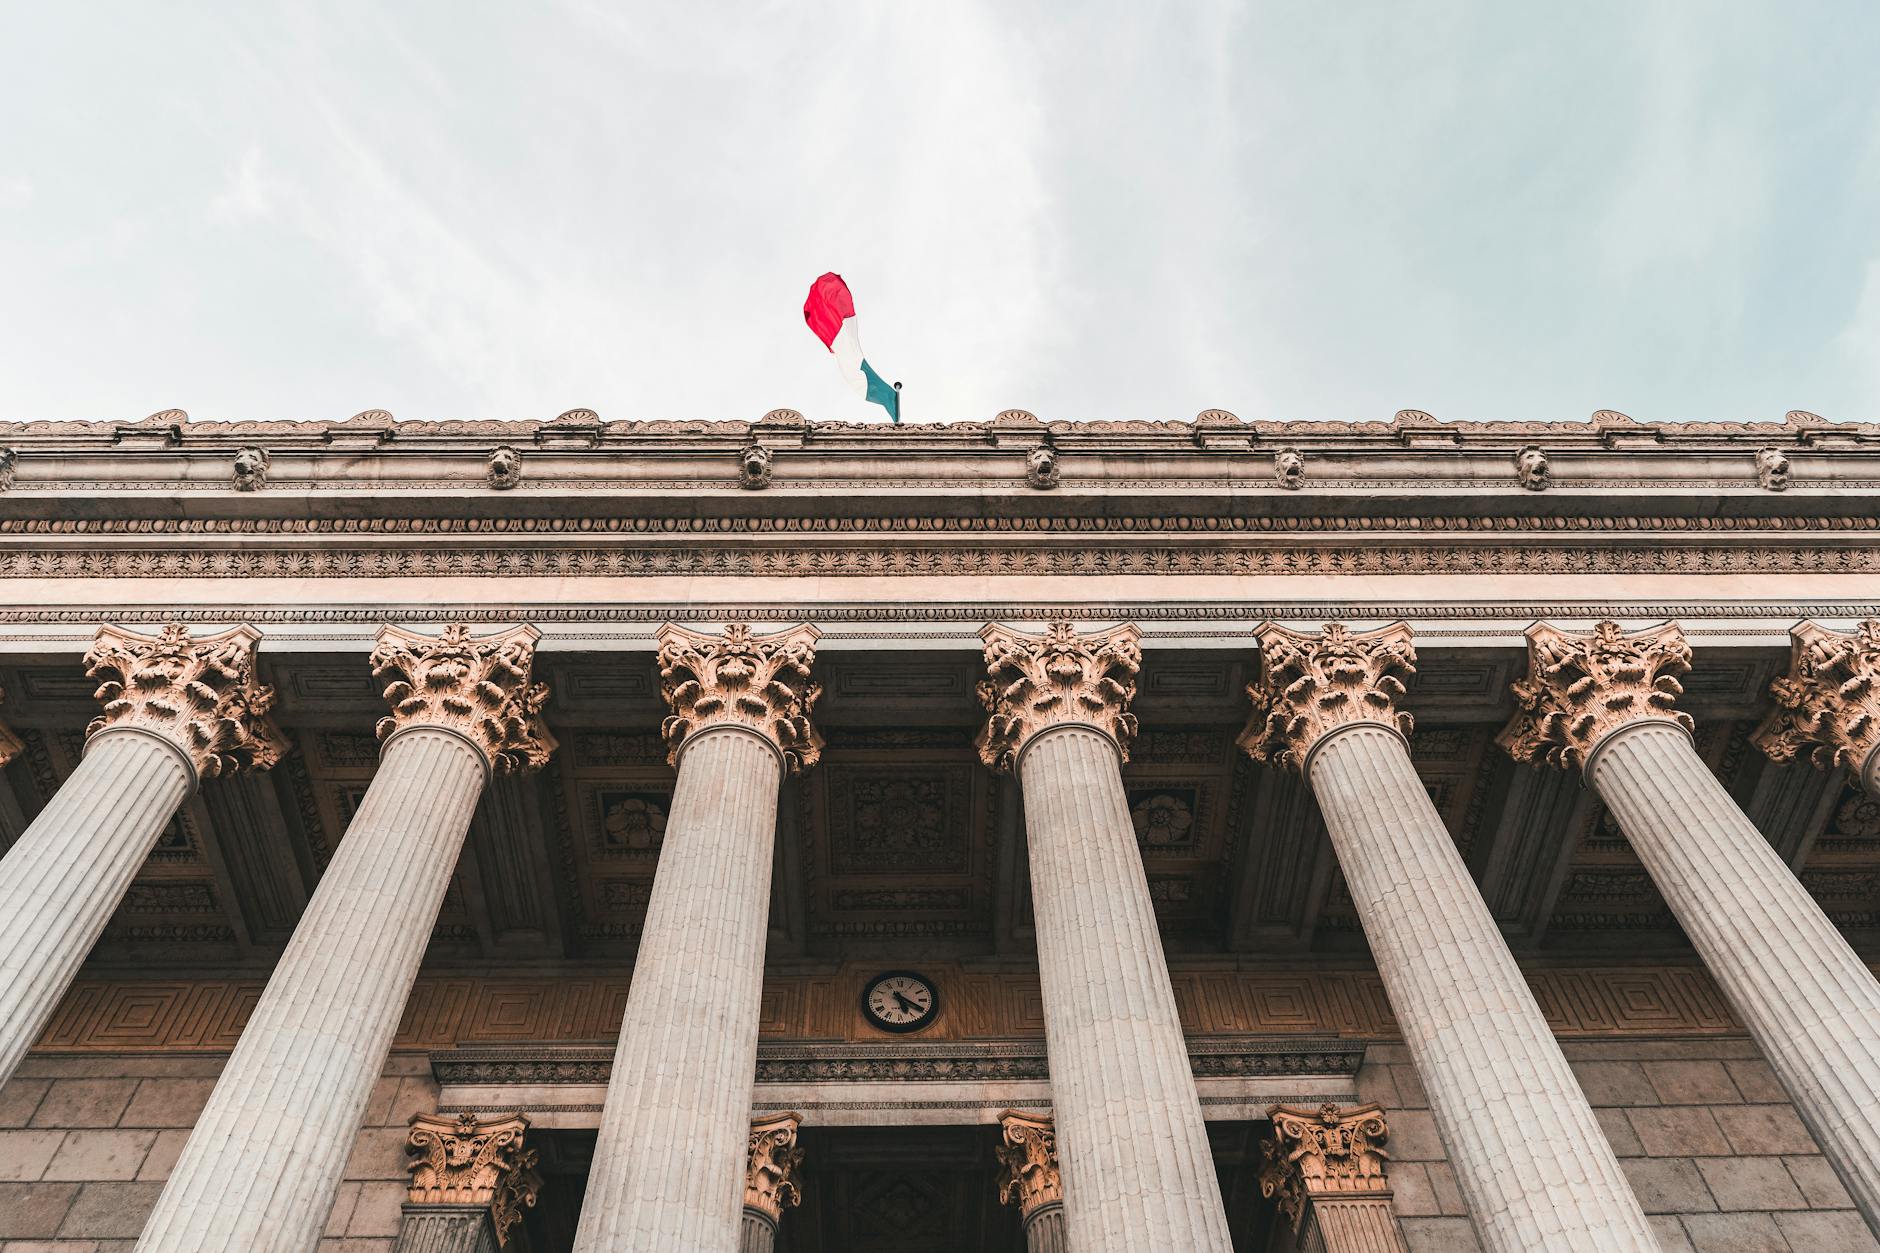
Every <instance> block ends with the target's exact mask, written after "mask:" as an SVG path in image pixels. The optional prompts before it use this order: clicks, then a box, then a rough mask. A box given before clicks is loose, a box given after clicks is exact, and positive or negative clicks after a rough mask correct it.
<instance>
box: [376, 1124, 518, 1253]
mask: <svg viewBox="0 0 1880 1253" xmlns="http://www.w3.org/2000/svg"><path fill="white" fill-rule="evenodd" d="M528 1130H529V1120H528V1119H527V1118H524V1117H522V1116H521V1115H520V1114H516V1115H512V1116H510V1117H507V1118H491V1119H480V1118H478V1117H477V1116H476V1115H475V1114H459V1115H457V1117H456V1118H454V1119H452V1118H446V1117H444V1116H443V1115H441V1114H413V1115H412V1116H411V1130H410V1131H409V1132H407V1133H406V1135H405V1154H406V1156H407V1159H408V1160H407V1161H406V1162H405V1169H407V1170H409V1171H410V1172H411V1183H410V1186H409V1188H408V1189H407V1191H406V1194H405V1195H406V1200H407V1201H408V1202H409V1203H410V1204H412V1205H462V1206H466V1207H472V1208H476V1209H485V1208H487V1209H488V1210H489V1212H490V1225H491V1226H492V1227H494V1228H495V1231H496V1242H497V1244H499V1245H502V1244H507V1243H509V1233H510V1231H511V1230H512V1229H513V1228H514V1227H515V1226H516V1224H517V1223H519V1222H521V1221H522V1211H523V1210H525V1209H527V1208H528V1207H530V1206H532V1205H534V1204H535V1202H536V1198H537V1197H538V1196H539V1195H540V1194H541V1190H542V1177H541V1175H539V1174H537V1173H536V1169H535V1167H536V1163H537V1162H538V1161H539V1160H540V1155H539V1154H538V1153H537V1152H536V1151H535V1150H534V1149H531V1148H525V1147H524V1146H523V1137H524V1135H525V1134H526V1133H527V1132H528Z"/></svg>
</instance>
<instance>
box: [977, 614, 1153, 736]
mask: <svg viewBox="0 0 1880 1253" xmlns="http://www.w3.org/2000/svg"><path fill="white" fill-rule="evenodd" d="M979 637H980V638H981V639H982V640H984V641H985V658H986V674H987V676H988V677H986V678H984V679H981V680H980V681H979V685H978V692H979V703H980V704H981V705H982V706H984V708H985V710H986V714H987V718H986V725H985V727H984V728H983V729H981V731H980V733H979V736H978V738H977V739H975V740H974V745H975V747H976V748H977V749H978V750H979V759H980V760H981V761H983V762H985V763H986V765H988V766H990V767H992V768H993V769H994V770H1001V771H1004V770H1010V769H1012V767H1013V766H1014V765H1015V764H1016V762H1017V760H1018V757H1019V755H1020V754H1021V753H1023V752H1024V749H1025V746H1026V745H1027V744H1029V743H1030V742H1031V741H1032V740H1033V739H1034V738H1036V736H1037V735H1038V734H1039V733H1040V732H1041V731H1044V730H1047V729H1048V728H1050V727H1054V726H1064V725H1067V724H1078V725H1084V726H1093V727H1096V728H1098V729H1099V730H1101V731H1103V732H1104V733H1106V734H1107V735H1109V736H1110V737H1111V738H1112V739H1114V740H1115V741H1116V746H1117V748H1118V750H1120V752H1121V753H1122V756H1123V760H1124V761H1128V760H1129V746H1130V742H1131V741H1132V740H1134V739H1135V738H1136V716H1135V715H1134V714H1132V713H1130V712H1129V703H1130V701H1131V700H1133V699H1134V698H1135V695H1136V674H1137V672H1138V671H1139V670H1140V669H1141V668H1142V648H1141V646H1140V641H1141V639H1142V632H1141V631H1140V630H1138V629H1137V628H1136V627H1135V625H1134V624H1125V625H1123V626H1118V627H1111V628H1110V629H1109V630H1107V631H1099V632H1097V633H1096V634H1094V635H1079V634H1078V633H1077V629H1076V627H1075V626H1074V625H1072V623H1071V622H1070V621H1068V620H1061V621H1057V622H1052V623H1051V624H1050V625H1048V626H1047V627H1046V628H1045V632H1044V634H1043V635H1028V634H1026V633H1025V632H1023V631H1014V630H1013V629H1012V628H1010V627H1007V626H1001V625H999V624H998V623H996V622H993V623H988V624H987V625H986V626H985V627H984V628H983V629H981V631H980V632H979Z"/></svg>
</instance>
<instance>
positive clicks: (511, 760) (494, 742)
mask: <svg viewBox="0 0 1880 1253" xmlns="http://www.w3.org/2000/svg"><path fill="white" fill-rule="evenodd" d="M541 635H542V633H541V632H540V631H537V630H536V629H535V628H534V627H532V626H518V627H511V628H510V629H509V630H507V631H500V632H498V633H497V634H495V635H482V636H474V637H473V636H472V635H471V634H470V628H469V627H468V626H466V625H465V624H463V623H461V622H454V623H451V624H450V625H448V626H446V627H445V628H444V634H443V635H441V636H435V635H420V634H418V633H417V632H415V631H407V630H405V629H404V628H403V627H396V626H385V627H381V628H380V629H379V634H378V639H377V641H376V642H375V644H374V646H373V649H372V658H371V664H372V677H373V678H375V679H377V680H378V681H379V682H380V683H383V684H385V701H386V703H387V704H389V705H390V706H391V707H392V712H391V714H390V715H388V716H387V717H384V718H381V719H379V725H378V735H379V739H380V740H381V741H383V740H387V739H390V738H391V737H392V736H393V735H394V734H396V733H397V732H398V731H400V730H402V729H403V728H405V727H410V726H431V727H444V728H447V729H449V730H452V731H456V732H457V733H459V734H460V735H463V736H464V737H466V738H467V739H469V740H470V741H471V742H472V743H474V744H475V745H476V746H477V747H478V748H480V749H482V750H483V755H484V758H485V759H486V760H487V761H488V762H489V764H490V769H491V770H493V771H495V772H496V773H497V774H511V773H516V772H520V771H526V770H535V769H539V768H540V767H542V766H544V765H546V764H547V763H548V759H549V756H550V755H551V754H553V753H554V751H555V737H554V736H553V735H551V734H550V733H549V730H548V728H547V727H546V726H544V725H543V723H542V716H541V715H542V706H543V705H544V704H545V703H546V702H547V700H548V685H547V684H544V683H533V682H531V681H530V674H531V670H532V668H533V666H534V662H535V641H536V640H538V639H540V638H541Z"/></svg>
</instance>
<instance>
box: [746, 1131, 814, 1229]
mask: <svg viewBox="0 0 1880 1253" xmlns="http://www.w3.org/2000/svg"><path fill="white" fill-rule="evenodd" d="M802 1121H803V1120H802V1118H801V1117H800V1116H798V1115H796V1114H770V1115H767V1116H766V1117H763V1118H753V1119H752V1120H751V1138H750V1145H749V1148H748V1149H747V1151H746V1153H745V1158H744V1208H745V1209H747V1210H756V1211H757V1212H758V1213H760V1214H762V1215H764V1217H766V1218H768V1219H770V1221H771V1222H772V1223H778V1222H781V1221H783V1211H784V1210H785V1209H786V1208H789V1207H792V1206H796V1205H800V1204H802V1201H803V1194H802V1192H801V1191H800V1190H799V1189H798V1188H797V1184H796V1172H797V1169H798V1167H800V1166H801V1165H802V1164H803V1150H802V1149H800V1148H798V1147H797V1143H796V1129H797V1127H798V1126H799V1125H800V1124H801V1123H802Z"/></svg>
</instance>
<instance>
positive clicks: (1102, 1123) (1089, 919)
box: [979, 622, 1230, 1253]
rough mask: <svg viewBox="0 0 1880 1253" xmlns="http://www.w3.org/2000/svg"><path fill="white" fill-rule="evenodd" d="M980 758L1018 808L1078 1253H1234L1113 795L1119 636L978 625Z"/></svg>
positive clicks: (1120, 701) (1122, 732) (1129, 658)
mask: <svg viewBox="0 0 1880 1253" xmlns="http://www.w3.org/2000/svg"><path fill="white" fill-rule="evenodd" d="M980 634H981V636H982V637H983V638H984V639H985V642H986V649H985V655H986V670H987V673H988V675H989V676H990V677H989V678H988V679H987V680H986V681H984V682H982V683H981V684H980V686H979V694H980V699H981V701H982V703H983V704H984V705H985V706H986V709H987V712H988V714H989V717H988V720H987V724H986V728H985V730H984V731H983V732H982V733H981V735H980V738H979V751H980V756H981V758H982V759H983V760H984V761H985V762H986V764H987V765H989V766H991V767H993V768H994V769H998V770H1013V771H1015V772H1016V773H1017V775H1018V777H1019V782H1020V786H1021V787H1022V789H1023V791H1024V797H1025V834H1026V840H1027V842H1028V844H1029V846H1030V850H1031V886H1032V911H1033V914H1034V917H1035V920H1036V932H1037V942H1038V970H1039V980H1040V983H1041V985H1042V989H1043V995H1044V1026H1045V1050H1046V1054H1047V1056H1048V1059H1049V1062H1050V1069H1051V1095H1052V1101H1053V1103H1054V1104H1055V1106H1056V1117H1057V1136H1058V1147H1059V1154H1060V1158H1061V1160H1062V1163H1063V1186H1064V1212H1065V1225H1066V1228H1067V1231H1068V1233H1069V1236H1070V1243H1071V1246H1072V1247H1073V1248H1075V1249H1076V1250H1077V1253H1105V1251H1107V1250H1119V1251H1121V1250H1131V1251H1134V1250H1141V1249H1176V1248H1179V1249H1189V1250H1218V1251H1220V1253H1226V1251H1227V1250H1228V1249H1229V1247H1230V1243H1229V1237H1228V1231H1227V1217H1226V1212H1225V1210H1224V1209H1223V1208H1222V1205H1221V1191H1220V1184H1219V1181H1218V1180H1217V1178H1216V1176H1215V1173H1214V1159H1213V1156H1212V1154H1211V1153H1210V1151H1209V1149H1208V1137H1207V1130H1206V1128H1205V1127H1204V1126H1203V1124H1202V1120H1201V1105H1200V1101H1199V1100H1198V1098H1197V1097H1196V1094H1195V1081H1194V1075H1193V1073H1192V1072H1191V1071H1190V1070H1189V1067H1188V1050H1187V1046H1186V1044H1185V1042H1184V1041H1183V1039H1182V1029H1181V1022H1180V1020H1179V1018H1178V1017H1177V1016H1176V1012H1175V994H1174V991H1173V989H1172V988H1171V987H1170V985H1169V976H1168V963H1167V961H1166V960H1165V959H1164V957H1163V954H1162V937H1161V935H1160V933H1159V932H1158V931H1157V930H1156V921H1155V910H1154V908H1153V906H1152V905H1151V904H1150V901H1149V885H1148V880H1147V878H1146V877H1145V876H1144V874H1143V869H1142V858H1141V855H1140V854H1139V852H1138V851H1137V847H1136V833H1135V828H1134V826H1133V825H1132V824H1131V822H1130V818H1129V804H1128V802H1127V801H1126V800H1125V798H1124V794H1123V778H1122V771H1121V766H1122V763H1123V760H1124V755H1125V754H1126V753H1127V752H1128V745H1129V742H1130V740H1131V739H1132V738H1133V737H1134V735H1135V730H1136V720H1135V717H1134V716H1133V715H1131V714H1130V713H1129V711H1128V706H1129V702H1130V699H1131V698H1132V697H1133V696H1134V695H1135V687H1136V671H1137V669H1138V666H1139V663H1140V658H1141V654H1140V652H1139V650H1138V648H1137V638H1138V632H1137V631H1136V628H1135V627H1133V626H1123V627H1116V628H1113V629H1112V630H1109V631H1105V632H1103V633H1101V634H1097V635H1078V634H1077V633H1076V631H1075V629H1074V628H1073V627H1072V625H1071V624H1070V623H1068V622H1057V623H1052V624H1051V626H1050V627H1049V628H1048V629H1047V631H1046V633H1045V634H1044V635H1042V636H1034V635H1025V634H1022V633H1020V632H1017V631H1013V630H1010V629H1008V628H1006V627H1002V626H998V625H991V626H987V627H986V628H985V629H984V630H983V631H981V632H980Z"/></svg>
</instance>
